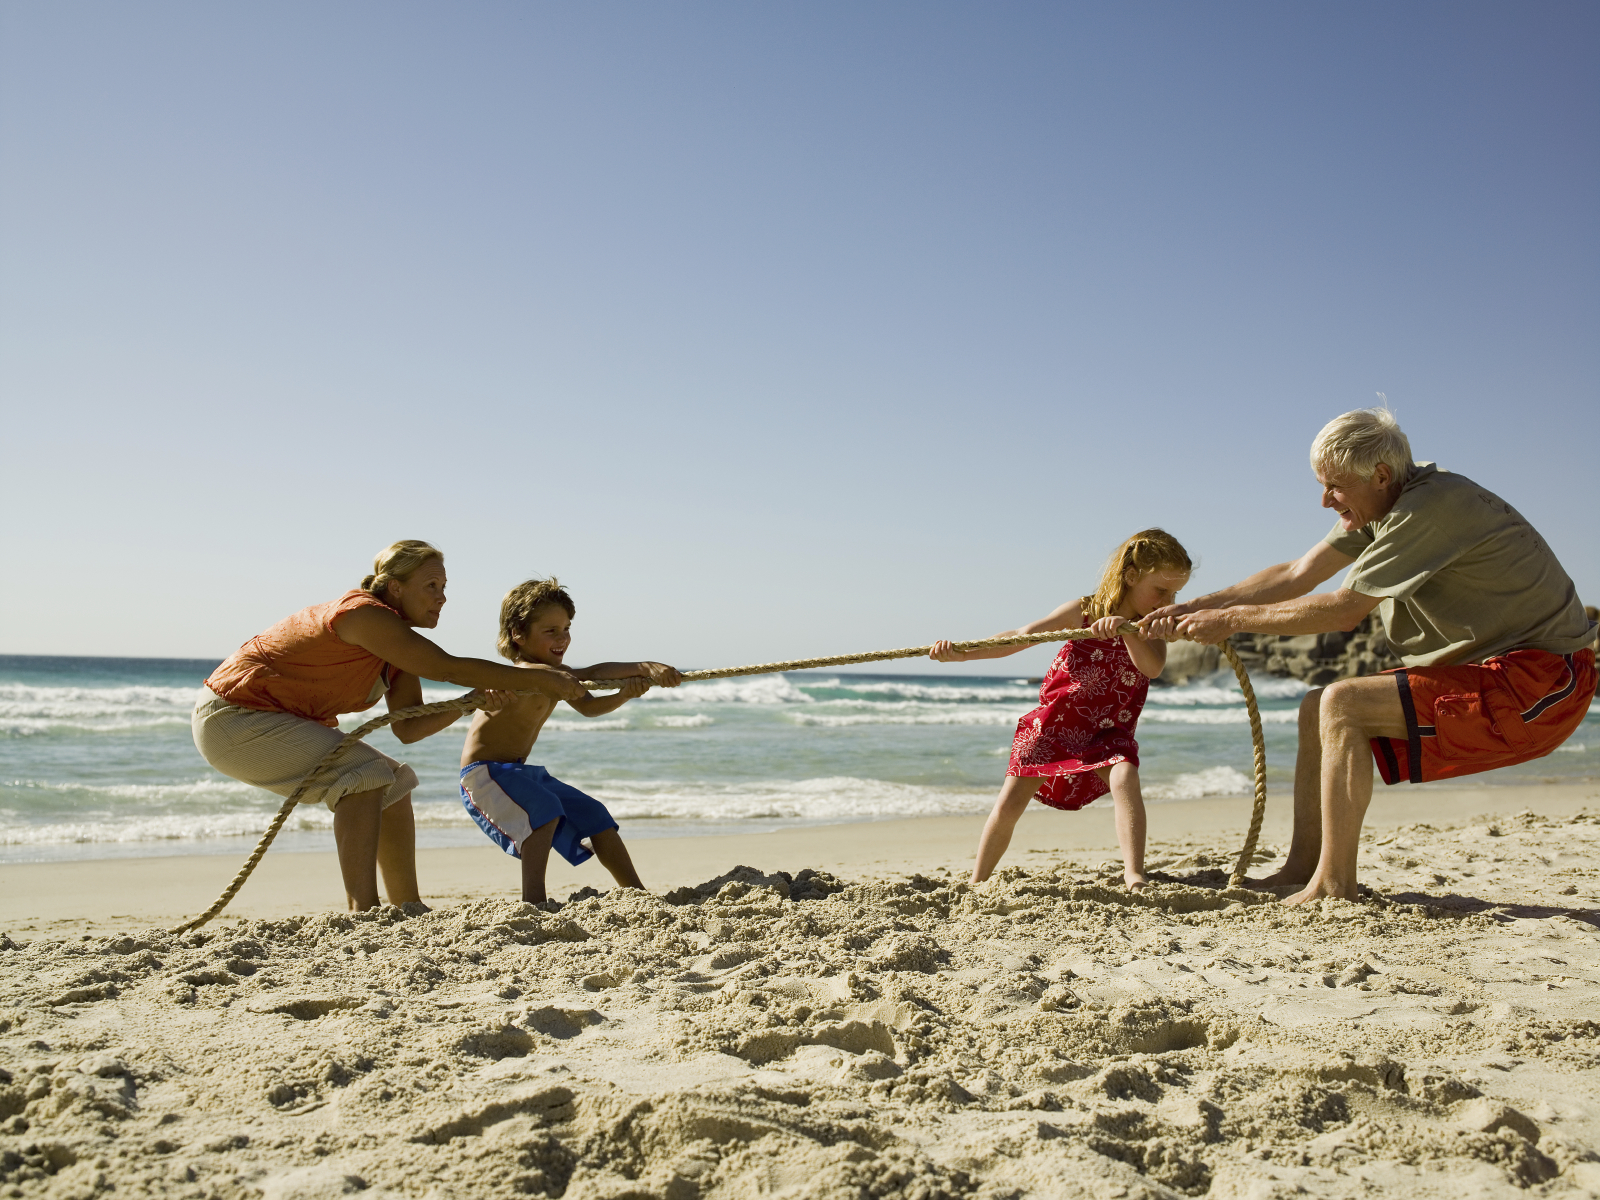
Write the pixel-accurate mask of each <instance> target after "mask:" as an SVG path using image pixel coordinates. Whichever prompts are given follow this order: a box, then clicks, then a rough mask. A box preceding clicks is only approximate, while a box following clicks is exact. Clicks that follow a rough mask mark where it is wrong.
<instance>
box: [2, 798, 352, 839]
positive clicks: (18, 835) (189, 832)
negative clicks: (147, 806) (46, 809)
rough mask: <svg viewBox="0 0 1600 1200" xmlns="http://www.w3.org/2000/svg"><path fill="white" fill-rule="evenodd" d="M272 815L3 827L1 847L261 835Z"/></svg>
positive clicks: (301, 824)
mask: <svg viewBox="0 0 1600 1200" xmlns="http://www.w3.org/2000/svg"><path fill="white" fill-rule="evenodd" d="M269 820H271V812H270V811H263V812H248V813H210V814H207V815H205V816H200V815H196V814H169V815H166V816H153V817H137V818H134V819H132V820H121V821H116V822H108V821H55V822H50V823H48V824H38V825H14V824H9V823H8V824H5V825H0V846H50V845H62V844H67V845H72V844H75V843H78V844H81V843H87V842H100V843H128V842H203V841H211V840H213V839H216V838H250V837H260V836H261V834H262V832H263V831H264V830H265V829H266V827H267V822H268V821H269ZM332 827H333V814H332V813H330V812H329V811H328V810H327V809H326V808H323V807H321V806H317V807H312V806H311V805H309V804H302V805H300V806H299V807H297V808H296V809H295V810H294V812H293V813H291V814H290V815H289V819H288V820H287V821H286V822H285V823H284V828H285V829H287V830H311V829H331V828H332Z"/></svg>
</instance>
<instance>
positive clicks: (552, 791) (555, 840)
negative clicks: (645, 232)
mask: <svg viewBox="0 0 1600 1200" xmlns="http://www.w3.org/2000/svg"><path fill="white" fill-rule="evenodd" d="M576 612H577V609H576V607H575V606H574V605H573V603H572V598H571V597H570V596H568V595H567V593H566V592H565V591H564V590H562V588H561V585H560V584H559V583H558V582H556V580H554V579H530V580H528V581H527V582H526V583H521V584H518V585H517V586H516V587H514V588H512V589H511V590H510V591H509V592H507V593H506V597H505V599H504V600H503V601H501V603H500V653H501V654H502V655H504V656H505V657H506V658H509V659H510V660H511V661H512V662H513V663H515V664H516V665H517V666H519V667H556V668H558V669H560V670H563V671H568V672H569V673H571V674H572V675H573V676H574V677H576V678H578V679H625V678H628V677H629V676H643V677H644V678H643V679H640V681H639V682H638V683H631V684H628V685H627V686H626V687H624V688H623V689H622V690H621V691H619V692H617V693H616V694H615V695H612V696H604V697H597V696H593V695H590V694H589V693H588V692H585V693H584V694H583V698H582V699H580V700H572V701H569V703H570V704H571V705H572V707H573V708H574V709H576V710H577V711H578V712H580V713H582V714H583V715H584V716H586V717H598V716H601V715H603V714H605V713H608V712H614V711H615V710H617V709H618V708H621V707H622V706H623V705H624V704H626V703H627V702H628V701H629V700H631V699H633V698H634V697H635V696H640V695H643V694H644V693H645V692H646V691H647V690H648V689H649V688H650V685H651V684H659V685H660V686H662V687H677V686H678V684H679V682H681V679H682V677H681V676H680V675H679V674H678V672H677V671H676V670H675V669H674V668H672V667H668V666H664V665H663V664H661V663H656V662H631V663H630V662H613V663H599V664H597V665H596V666H592V667H585V668H584V669H583V670H581V671H572V670H571V668H569V667H568V666H567V665H566V664H565V663H563V662H562V661H561V660H562V658H563V657H564V656H565V655H566V652H567V647H568V646H569V645H571V644H572V618H573V615H574V614H575V613H576ZM645 679H648V681H649V682H645ZM497 698H498V697H497ZM555 706H556V702H555V700H554V699H553V698H552V697H549V696H545V695H542V694H535V695H529V696H512V697H509V698H508V699H507V700H506V703H505V705H504V707H502V708H500V709H498V710H497V711H495V712H492V713H491V712H486V711H484V710H482V709H480V710H479V711H478V712H477V713H476V714H474V716H473V719H472V726H471V728H470V729H468V730H467V742H466V745H465V746H463V747H462V750H461V802H462V803H463V804H465V805H466V808H467V812H468V813H470V814H471V816H472V819H473V820H474V821H476V822H477V823H478V826H479V828H481V829H482V830H483V831H484V833H486V834H488V835H489V838H490V839H491V840H492V841H493V842H494V843H495V844H496V845H498V846H499V847H500V848H501V849H502V850H504V851H505V852H506V853H507V854H510V855H513V856H515V857H517V858H520V859H522V898H523V899H524V900H526V901H528V902H530V903H532V904H541V903H543V902H544V900H545V898H546V897H545V888H544V873H545V865H546V863H547V862H548V861H549V858H550V847H551V846H552V845H554V846H555V848H556V851H557V852H558V853H559V854H560V855H561V857H562V858H564V859H566V860H567V861H568V862H569V863H572V864H573V865H574V866H576V865H577V864H578V863H581V862H583V861H585V860H586V859H588V858H589V857H590V856H591V854H592V855H593V856H594V857H597V858H599V860H600V863H601V865H602V866H604V867H605V868H606V870H608V871H610V872H611V875H612V878H614V879H615V880H616V881H617V883H618V884H620V885H621V886H622V887H631V888H643V887H644V884H643V883H641V882H640V881H639V875H638V872H636V871H635V870H634V869H633V860H632V859H631V858H629V857H628V848H627V847H626V846H624V845H623V844H622V838H621V837H620V836H619V835H618V833H617V823H616V822H615V821H613V820H612V819H611V814H610V813H609V812H607V811H606V807H605V805H603V804H601V803H600V801H598V800H596V799H594V798H593V797H592V796H586V795H584V794H583V793H582V792H580V791H579V790H578V789H577V788H575V787H572V786H570V785H568V784H565V783H562V782H561V781H560V780H559V779H556V778H554V777H553V776H551V774H550V772H548V771H546V770H545V769H544V768H543V767H536V766H531V765H529V764H528V763H526V762H524V761H523V760H524V759H525V758H527V756H528V752H529V751H530V750H532V749H533V743H534V742H535V741H536V740H537V739H538V737H539V730H540V729H541V728H543V727H544V723H545V720H546V719H547V718H548V717H549V716H550V714H551V712H553V711H554V710H555ZM584 839H588V842H589V845H587V846H586V845H585V844H584ZM591 847H592V849H591Z"/></svg>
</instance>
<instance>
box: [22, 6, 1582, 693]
mask: <svg viewBox="0 0 1600 1200" xmlns="http://www.w3.org/2000/svg"><path fill="white" fill-rule="evenodd" d="M1597 52H1600V7H1597V6H1595V5H1594V4H1592V3H1526V4H1515V5H1512V4H1502V3H1494V4H1474V3H1462V2H1459V0H1453V2H1450V3H1439V4H1432V3H1392V2H1384V3H1340V4H1322V5H1311V4H1292V5H1286V4H1280V3H1260V4H1255V3H1215V4H1187V3H1155V4H1152V3H1129V4H1109V3H1105V4H1069V3H1039V4H1029V3H996V4H970V3H959V4H945V3H928V2H921V0H919V2H917V3H902V4H890V3H865V4H863V3H854V2H852V3H804V4H801V3H790V4H741V3H720V4H708V3H679V4H646V3H631V4H617V3H595V4H546V3H527V2H517V3H502V2H494V0H478V2H475V3H471V4H446V3H428V4H419V3H403V2H394V0H384V2H383V3H353V2H335V3H326V2H318V3H315V4H310V3H304V4H302V3H289V2H282V0H280V2H275V3H272V4H257V5H240V4H230V5H218V4H210V3H182V4H174V3H160V2H151V0H146V2H144V3H140V4H137V5H129V4H118V3H101V4H84V3H73V2H71V0H52V2H51V3H32V4H23V3H11V4H8V5H5V6H4V7H3V8H0V255H3V260H0V268H3V269H0V388H3V392H0V402H3V406H4V424H3V427H0V429H3V433H0V439H3V440H0V454H3V459H0V463H3V471H0V506H3V511H4V520H3V522H0V561H3V562H4V563H5V568H4V571H3V577H4V578H3V586H0V651H3V652H11V653H63V654H130V655H194V656H206V655H218V656H220V655H222V654H224V653H226V652H228V651H230V650H231V649H232V648H233V647H234V646H236V645H237V644H238V643H240V642H241V641H243V640H244V639H245V638H247V637H248V636H250V635H252V634H254V633H256V632H258V631H259V630H260V629H261V628H263V627H265V626H266V625H267V624H270V623H271V622H272V621H274V620H276V619H278V618H279V617H281V616H284V615H286V614H287V613H289V612H290V611H292V610H294V609H296V608H299V607H302V606H304V605H306V604H309V603H312V602H315V601H319V600H323V599H327V598H330V597H332V596H334V595H337V594H338V593H339V592H341V591H342V590H344V589H345V588H347V587H350V586H354V584H355V583H356V581H357V580H358V579H359V577H360V576H361V575H362V574H363V573H364V572H365V571H366V570H368V569H369V568H368V565H367V564H368V563H369V562H370V557H371V555H372V553H373V552H374V551H375V550H376V549H377V548H378V547H380V546H382V545H384V544H385V543H387V542H389V541H391V540H394V539H396V538H401V537H423V538H427V539H429V540H432V541H434V542H435V543H436V544H438V545H440V546H442V547H444V548H445V550H446V551H447V555H448V565H449V567H450V570H451V575H452V603H451V606H450V607H449V608H448V609H447V610H446V614H445V619H444V622H443V624H442V625H441V628H440V635H439V636H440V640H441V641H442V642H443V643H444V644H445V645H446V646H448V647H449V648H451V649H453V650H455V651H458V652H462V653H484V652H486V651H490V650H491V647H492V634H493V626H494V621H495V611H496V606H497V603H498V598H499V596H500V594H501V593H502V592H503V591H504V590H505V589H506V588H507V587H508V586H510V585H511V584H513V583H516V582H517V581H519V580H521V579H523V578H525V577H526V576H528V575H530V574H535V573H538V574H546V573H551V572H554V573H556V574H558V575H560V576H561V578H562V579H563V580H564V581H565V582H566V583H567V584H568V585H569V586H570V587H571V589H572V591H573V592H574V594H575V596H576V599H577V602H578V607H579V612H578V621H577V626H576V629H577V633H578V635H579V637H578V641H577V644H576V646H575V648H574V651H573V656H574V658H575V659H580V660H588V659H591V658H611V657H616V658H631V657H636V656H640V655H649V656H651V657H657V658H663V659H667V660H669V661H674V662H678V663H681V664H683V665H686V666H714V665H726V664H732V663H737V662H744V661H750V660H752V659H757V660H759V659H769V658H776V657H788V656H796V655H802V654H812V653H840V652H845V651H850V650H858V649H869V648H874V647H878V646H885V645H903V644H909V643H916V642H921V641H927V640H931V639H932V638H934V637H940V636H948V637H976V636H982V635H985V634H988V633H991V632H994V631H995V630H997V629H1000V628H1005V627H1007V626H1010V625H1014V624H1016V623H1018V622H1021V621H1024V620H1028V619H1031V618H1033V617H1036V616H1039V615H1042V614H1043V613H1044V612H1045V611H1047V610H1048V609H1049V608H1051V607H1052V606H1054V605H1055V604H1057V603H1059V602H1060V601H1061V600H1063V599H1066V598H1069V597H1071V596H1075V595H1079V594H1081V593H1082V592H1084V591H1086V590H1089V589H1090V588H1091V587H1092V585H1093V583H1094V579H1095V576H1096V573H1097V570H1098V566H1099V563H1100V561H1101V560H1102V558H1103V557H1104V556H1105V554H1106V553H1107V551H1108V550H1110V549H1111V548H1112V546H1113V545H1114V544H1115V543H1116V542H1117V541H1119V540H1120V539H1121V538H1122V537H1123V536H1124V535H1126V534H1127V533H1129V532H1131V531H1133V530H1134V529H1137V528H1140V527H1142V526H1144V525H1148V524H1160V525H1163V526H1165V527H1166V528H1168V529H1170V530H1172V531H1173V532H1174V533H1176V534H1177V535H1178V536H1179V537H1181V538H1182V539H1183V540H1184V541H1185V543H1186V544H1188V545H1189V547H1190V548H1191V549H1192V550H1193V551H1194V552H1195V553H1196V554H1197V556H1198V558H1199V559H1200V563H1201V566H1200V569H1199V571H1198V572H1197V574H1196V577H1195V581H1194V586H1195V587H1196V588H1200V589H1208V588H1211V587H1215V586H1220V585H1222V584H1225V583H1228V582H1231V581H1232V580H1233V579H1235V578H1238V577H1239V576H1241V575H1242V574H1245V573H1247V572H1249V571H1251V570H1254V569H1256V568H1258V567H1261V566H1264V565H1266V564H1267V563H1270V562H1277V561H1281V560H1284V559H1286V558H1290V557H1293V556H1295V555H1297V554H1299V553H1301V552H1302V551H1304V550H1305V549H1306V548H1307V547H1308V546H1310V545H1311V544H1312V543H1313V542H1314V541H1315V540H1316V539H1318V538H1319V537H1321V536H1322V535H1323V533H1325V532H1326V530H1327V528H1328V527H1329V525H1330V522H1329V520H1328V519H1327V514H1325V513H1323V512H1322V511H1320V510H1319V509H1318V507H1317V502H1318V493H1317V490H1316V487H1315V485H1314V483H1313V481H1312V478H1311V475H1310V470H1309V467H1308V465H1307V463H1306V449H1307V446H1308V445H1309V443H1310V440H1311V438H1312V437H1313V436H1314V435H1315V433H1316V432H1317V430H1318V429H1319V428H1320V427H1321V425H1322V424H1323V423H1324V422H1325V421H1326V420H1328V419H1329V418H1330V417H1332V416H1334V415H1336V414H1337V413H1339V412H1342V411H1345V410H1347V409H1350V408H1356V407H1362V406H1366V405H1369V404H1372V403H1375V402H1376V396H1375V393H1377V392H1384V393H1386V394H1387V396H1388V398H1389V402H1390V404H1391V405H1392V406H1393V407H1394V409H1395V410H1396V412H1397V413H1398V415H1399V417H1400V419H1401V422H1402V424H1403V425H1404V426H1405V427H1406V429H1407V431H1408V432H1409V434H1410V435H1411V438H1412V442H1413V445H1414V447H1415V449H1416V451H1417V454H1418V457H1419V458H1423V459H1432V460H1437V461H1439V462H1440V463H1441V464H1443V465H1445V466H1447V467H1449V468H1451V469H1453V470H1457V471H1460V472H1463V473H1465V474H1467V475H1470V476H1471V477H1473V478H1474V479H1476V480H1478V481H1479V482H1480V483H1482V484H1484V485H1486V486H1488V487H1490V488H1492V489H1494V490H1496V491H1498V492H1500V493H1501V494H1502V495H1503V496H1505V497H1506V498H1507V499H1508V500H1510V501H1511V502H1512V503H1513V504H1515V505H1517V506H1518V507H1519V508H1520V509H1521V510H1522V511H1523V512H1524V513H1525V514H1526V515H1527V516H1528V517H1529V518H1530V519H1531V520H1532V521H1533V522H1534V523H1535V525H1537V526H1538V527H1539V528H1540V529H1541V530H1542V531H1543V532H1544V534H1545V535H1546V537H1547V538H1548V540H1549V541H1550V542H1551V543H1552V544H1553V545H1554V546H1555V548H1556V550H1557V552H1558V554H1560V555H1561V557H1562V559H1563V561H1564V562H1565V563H1566V565H1567V567H1568V570H1569V571H1570V572H1571V573H1572V574H1573V576H1574V578H1575V579H1576V580H1577V581H1578V585H1579V590H1580V592H1582V593H1583V594H1584V595H1585V596H1586V597H1587V598H1589V599H1590V600H1591V601H1592V600H1594V599H1596V598H1600V562H1597V559H1596V551H1597V549H1600V539H1597V538H1596V533H1595V531H1596V509H1597V503H1596V502H1597V500H1600V487H1597V486H1596V483H1595V474H1594V461H1595V444H1596V437H1597V434H1600V419H1597V412H1600V405H1597V404H1596V379H1597V370H1596V368H1597V366H1600V362H1597V359H1600V350H1597V341H1596V329H1597V320H1596V318H1597V316H1600V303H1597V284H1600V255H1597V253H1596V230H1597V214H1600V171H1597V166H1600V139H1597V137H1596V133H1597V124H1600V122H1597V114H1600V66H1597V64H1600V53H1597ZM1048 653H1049V652H1048V651H1045V650H1036V651H1030V652H1029V654H1028V656H1026V657H1021V658H1018V659H1013V660H1011V662H1010V664H1009V666H1011V667H1014V668H1016V669H1018V670H1032V671H1039V670H1042V664H1043V663H1044V662H1045V661H1047V656H1048ZM941 669H944V670H948V669H949V668H941ZM985 669H990V670H992V669H994V668H993V667H992V666H990V667H986V668H985Z"/></svg>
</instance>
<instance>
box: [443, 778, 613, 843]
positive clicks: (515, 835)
mask: <svg viewBox="0 0 1600 1200" xmlns="http://www.w3.org/2000/svg"><path fill="white" fill-rule="evenodd" d="M461 803H462V804H464V805H466V808H467V812H468V813H469V814H470V815H471V816H472V819H473V820H474V821H476V822H477V823H478V828H479V829H481V830H483V831H484V832H485V833H486V834H488V835H489V840H490V841H492V842H494V844H495V845H497V846H499V847H500V849H502V850H504V851H505V852H506V853H507V854H509V855H511V856H512V857H514V858H521V857H522V843H523V842H525V841H527V840H528V835H529V834H531V833H532V832H533V831H534V830H535V829H538V828H539V827H540V826H542V825H548V824H549V823H550V822H551V821H560V822H561V823H560V824H559V825H557V826H556V834H555V837H554V838H553V839H552V841H551V845H552V847H554V849H555V851H556V853H557V854H559V855H561V857H562V858H564V859H566V860H567V861H568V862H569V863H571V864H572V865H573V866H577V865H578V864H579V863H581V862H583V861H585V860H586V859H589V858H592V857H594V851H592V850H590V849H589V848H588V847H587V846H585V845H584V844H583V840H584V839H585V838H589V837H593V836H594V835H595V834H597V833H604V832H605V831H606V830H608V829H615V828H616V827H617V823H616V822H615V821H613V820H612V819H611V814H610V813H609V812H607V811H606V806H605V805H604V804H601V803H600V801H598V800H596V799H595V798H594V797H593V796H586V795H584V794H583V793H582V792H580V791H579V790H578V789H577V788H575V787H573V786H572V785H571V784H566V783H562V782H561V781H560V780H559V779H557V778H555V776H553V775H551V774H550V772H549V771H546V770H545V769H544V768H543V767H536V766H532V765H530V764H528V763H525V762H521V761H520V760H519V761H517V762H475V763H468V764H467V765H466V766H464V767H462V768H461Z"/></svg>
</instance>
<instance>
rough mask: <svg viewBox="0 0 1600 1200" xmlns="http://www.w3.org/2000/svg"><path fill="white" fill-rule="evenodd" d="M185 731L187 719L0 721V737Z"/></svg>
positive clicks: (24, 719) (20, 719)
mask: <svg viewBox="0 0 1600 1200" xmlns="http://www.w3.org/2000/svg"><path fill="white" fill-rule="evenodd" d="M164 728H167V729H177V728H181V729H187V728H189V718H188V717H150V718H147V719H145V720H142V721H140V720H122V721H100V722H97V723H96V724H93V725H89V724H86V723H84V722H82V721H47V720H34V719H31V718H27V717H19V718H13V719H12V720H5V721H0V737H39V736H41V735H45V734H52V733H71V734H80V733H126V732H127V731H128V730H130V729H164Z"/></svg>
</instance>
